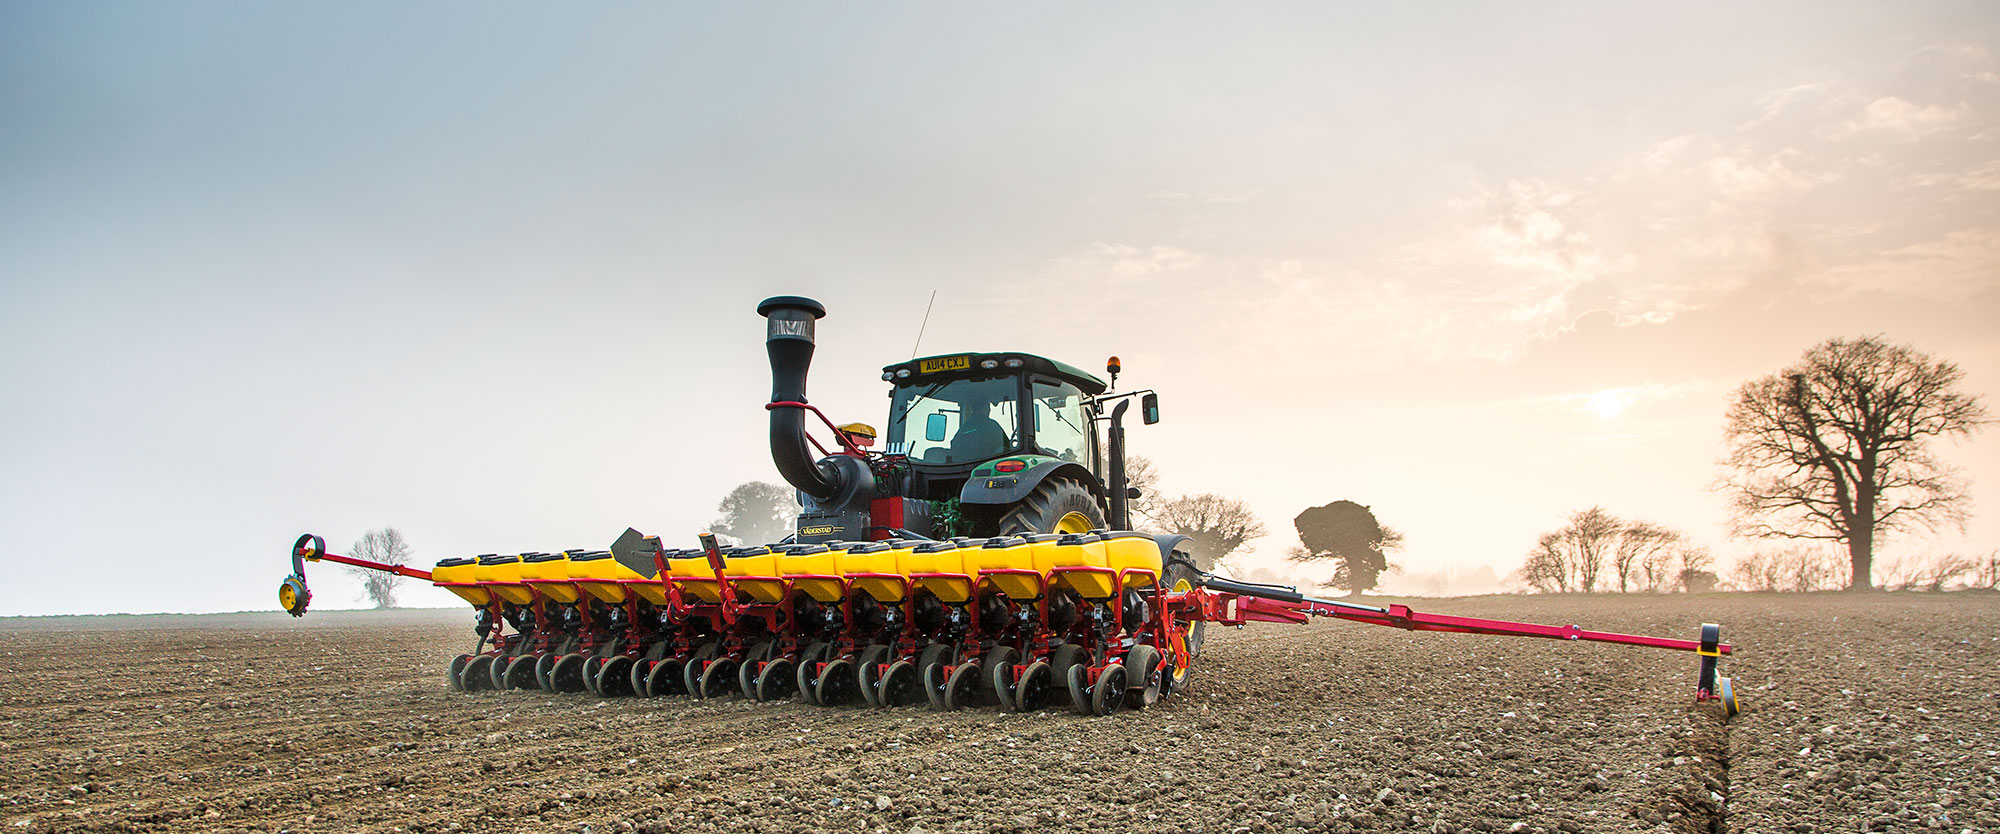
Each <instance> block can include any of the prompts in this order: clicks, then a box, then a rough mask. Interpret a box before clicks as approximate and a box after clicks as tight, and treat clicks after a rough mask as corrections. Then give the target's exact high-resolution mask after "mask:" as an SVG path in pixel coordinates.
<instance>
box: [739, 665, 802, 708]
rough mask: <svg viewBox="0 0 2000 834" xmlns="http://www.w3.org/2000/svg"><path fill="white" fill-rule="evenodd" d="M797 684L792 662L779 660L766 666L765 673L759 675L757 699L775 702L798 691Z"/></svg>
mask: <svg viewBox="0 0 2000 834" xmlns="http://www.w3.org/2000/svg"><path fill="white" fill-rule="evenodd" d="M746 668H747V667H746ZM796 684H797V681H795V680H793V675H792V662H791V661H789V660H786V659H784V658H778V659H777V660H773V661H771V662H769V663H766V664H764V671H762V672H759V673H757V681H756V689H755V690H754V691H755V697H756V699H757V700H759V701H775V700H778V699H779V698H783V697H785V696H786V695H789V694H791V693H792V692H794V691H796V690H797V685H796Z"/></svg>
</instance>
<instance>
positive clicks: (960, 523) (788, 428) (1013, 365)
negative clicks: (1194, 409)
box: [757, 296, 1160, 543]
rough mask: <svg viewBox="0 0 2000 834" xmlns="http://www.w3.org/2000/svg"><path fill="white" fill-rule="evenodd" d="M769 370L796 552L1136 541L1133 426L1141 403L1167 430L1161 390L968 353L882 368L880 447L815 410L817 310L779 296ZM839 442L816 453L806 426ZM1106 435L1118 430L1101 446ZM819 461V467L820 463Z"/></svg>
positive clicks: (773, 309)
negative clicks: (1049, 540)
mask: <svg viewBox="0 0 2000 834" xmlns="http://www.w3.org/2000/svg"><path fill="white" fill-rule="evenodd" d="M757 312H758V313H759V314H761V315H763V316H764V317H765V318H766V320H767V329H766V335H765V350H766V351H767V352H768V353H769V355H770V359H771V403H770V405H768V406H766V408H767V409H769V410H770V412H771V457H772V460H773V462H775V463H776V464H777V467H778V472H779V474H781V475H783V476H784V478H785V480H786V481H787V482H789V483H791V485H792V486H793V487H796V488H797V489H798V491H799V500H800V504H801V512H800V515H799V526H798V535H797V538H796V541H799V542H804V543H814V542H825V541H836V540H844V541H867V540H871V539H886V538H892V537H908V538H937V539H942V538H950V537H953V536H972V537H989V536H1002V535H1016V534H1022V533H1082V532H1086V531H1089V530H1094V529H1107V528H1110V529H1130V528H1131V518H1130V500H1131V499H1132V498H1135V497H1138V496H1137V492H1136V490H1133V489H1132V488H1131V487H1130V486H1129V485H1128V484H1127V483H1126V478H1125V429H1124V424H1123V421H1124V417H1125V412H1126V410H1127V409H1128V408H1129V407H1130V406H1131V404H1132V400H1133V399H1134V398H1137V399H1138V401H1139V402H1140V413H1141V417H1142V419H1143V420H1144V421H1145V422H1146V423H1147V424H1152V423H1156V422H1159V419H1160V404H1159V397H1158V395H1157V394H1154V393H1153V392H1151V391H1133V392H1129V393H1123V394H1119V393H1112V386H1113V385H1115V384H1116V383H1117V380H1118V371H1119V366H1118V359H1117V357H1112V359H1111V361H1110V363H1109V364H1108V365H1107V370H1108V372H1109V374H1110V376H1111V383H1110V384H1107V383H1106V382H1105V381H1104V380H1101V379H1098V378H1097V377H1096V376H1093V375H1091V374H1089V373H1086V372H1084V371H1082V370H1079V369H1077V368H1075V367H1072V366H1070V365H1067V364H1064V363H1062V362H1057V361H1054V360H1050V359H1045V358H1042V357H1040V356H1033V355H1030V354H1026V353H958V354H948V355H943V356H932V357H926V358H922V359H915V360H911V361H909V362H904V363H900V364H895V365H890V366H888V367H886V368H883V369H882V379H883V381H885V382H888V383H890V384H891V385H892V386H894V387H893V388H892V389H891V391H890V392H889V394H890V396H889V403H890V404H889V419H888V422H887V430H886V431H884V432H883V433H882V436H881V440H882V442H883V448H882V450H881V451H879V452H878V451H871V450H868V449H866V448H864V446H863V444H864V443H867V442H870V441H872V439H873V438H870V437H868V434H869V433H870V432H869V431H867V428H866V427H863V426H847V427H836V426H834V424H833V421H831V420H829V419H827V417H826V415H824V414H822V413H820V412H819V410H818V409H816V408H814V407H812V406H811V405H809V404H808V403H807V402H806V391H805V383H806V371H807V369H808V368H809V366H810V365H811V364H812V354H813V345H814V336H815V331H816V327H817V322H818V320H819V319H820V318H821V317H824V316H825V315H826V308H825V307H823V306H821V305H820V303H819V302H817V301H814V300H812V299H809V298H801V297H798V296H779V297H777V298H771V299H767V300H765V301H764V303H763V304H761V305H758V308H757ZM808 412H810V413H812V414H814V415H817V416H818V417H819V419H820V420H821V421H822V422H824V423H825V424H826V426H827V427H828V428H832V429H833V430H834V434H835V435H836V438H837V439H838V441H839V444H840V445H839V448H838V449H827V448H825V447H822V446H819V444H818V442H817V441H815V440H813V439H812V438H811V437H810V436H809V435H808V434H807V432H806V415H807V413H808ZM1100 424H1104V425H1108V431H1107V432H1105V434H1106V437H1104V438H1100V437H1099V431H1098V428H1099V426H1100ZM815 451H817V452H818V454H815Z"/></svg>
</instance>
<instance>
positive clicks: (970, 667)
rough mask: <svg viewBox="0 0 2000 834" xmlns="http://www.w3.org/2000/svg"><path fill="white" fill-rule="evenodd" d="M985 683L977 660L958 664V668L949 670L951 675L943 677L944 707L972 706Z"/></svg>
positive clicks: (952, 708)
mask: <svg viewBox="0 0 2000 834" xmlns="http://www.w3.org/2000/svg"><path fill="white" fill-rule="evenodd" d="M985 684H986V679H985V677H984V676H983V675H981V674H980V673H979V662H978V661H971V662H967V663H962V664H959V667H958V668H956V669H953V670H951V677H949V678H946V679H945V682H944V708H945V709H946V710H958V709H964V708H966V707H969V706H974V705H975V703H974V702H976V701H978V700H979V691H980V690H982V689H985V688H986V686H985Z"/></svg>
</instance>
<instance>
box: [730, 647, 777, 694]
mask: <svg viewBox="0 0 2000 834" xmlns="http://www.w3.org/2000/svg"><path fill="white" fill-rule="evenodd" d="M770 659H771V641H769V640H765V641H762V642H760V643H758V644H757V645H755V646H751V647H750V654H749V656H747V657H745V658H743V663H742V664H741V665H739V666H737V667H736V688H737V689H738V690H741V691H742V693H743V697H745V698H748V699H750V700H752V701H755V700H757V673H758V672H759V671H760V670H761V669H762V667H763V664H764V661H766V660H770Z"/></svg>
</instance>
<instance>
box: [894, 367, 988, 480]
mask: <svg viewBox="0 0 2000 834" xmlns="http://www.w3.org/2000/svg"><path fill="white" fill-rule="evenodd" d="M892 396H893V397H894V399H893V400H892V401H891V404H890V406H889V432H888V435H887V437H886V438H885V440H886V441H887V446H886V448H884V449H883V451H885V452H887V453H888V454H891V455H908V456H909V458H910V461H911V462H913V463H920V464H934V465H946V464H964V463H978V462H980V461H985V460H991V459H993V458H996V457H1000V456H1001V455H1005V454H1007V453H1009V452H1012V451H1014V450H1016V449H1018V448H1020V444H1021V420H1020V412H1019V397H1020V380H1019V379H1018V378H1016V377H1011V376H1000V377H987V378H984V379H948V380H939V381H937V382H933V383H930V384H923V383H918V384H916V385H907V386H898V387H897V388H896V390H895V391H894V392H893V395H892Z"/></svg>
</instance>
